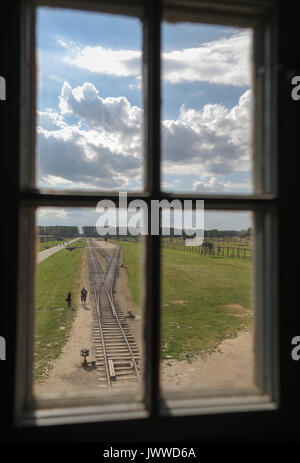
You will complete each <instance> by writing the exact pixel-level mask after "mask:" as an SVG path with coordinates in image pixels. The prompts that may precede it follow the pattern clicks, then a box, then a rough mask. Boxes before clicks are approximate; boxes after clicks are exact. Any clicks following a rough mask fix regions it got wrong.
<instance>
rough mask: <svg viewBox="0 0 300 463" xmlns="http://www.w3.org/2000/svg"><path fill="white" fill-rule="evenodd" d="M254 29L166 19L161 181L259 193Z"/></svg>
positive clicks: (168, 186) (168, 187) (169, 187)
mask: <svg viewBox="0 0 300 463" xmlns="http://www.w3.org/2000/svg"><path fill="white" fill-rule="evenodd" d="M251 54H252V30H251V29H240V28H233V27H228V26H216V25H204V24H189V23H176V24H167V23H164V24H163V55H162V65H163V74H162V76H163V82H162V92H163V103H162V118H163V121H162V170H163V172H162V188H163V189H164V190H165V191H175V192H176V191H177V192H179V191H182V192H191V191H192V192H195V193H206V194H209V193H213V194H249V193H252V192H253V175H252V169H253V160H252V152H251V148H252V147H251V139H252V120H251V104H252V89H251V85H252V83H251V77H252V76H251V72H252V71H251Z"/></svg>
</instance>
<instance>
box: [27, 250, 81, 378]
mask: <svg viewBox="0 0 300 463" xmlns="http://www.w3.org/2000/svg"><path fill="white" fill-rule="evenodd" d="M82 244H84V241H83V242H82ZM84 251H85V250H84V248H78V249H74V250H72V251H70V250H67V249H62V250H61V251H59V252H57V253H56V254H53V255H52V256H50V257H48V258H47V259H45V260H44V261H43V262H41V263H40V264H38V267H37V274H36V286H35V290H36V291H35V293H36V297H35V299H36V304H35V306H36V308H35V331H34V333H35V339H34V341H35V342H34V379H35V380H37V381H39V380H41V379H43V378H45V376H46V375H47V373H48V372H49V367H50V362H51V361H52V360H55V359H56V358H57V357H58V356H59V355H60V353H61V350H62V348H63V346H64V344H65V343H66V341H67V338H68V335H69V332H70V329H71V326H72V321H73V319H74V316H75V313H76V309H77V307H76V305H75V304H74V302H73V310H72V311H70V310H68V308H67V302H66V301H65V299H66V297H67V293H68V291H69V289H70V291H71V293H72V299H73V301H75V300H76V298H77V295H78V292H79V277H80V267H81V263H82V258H83V253H84Z"/></svg>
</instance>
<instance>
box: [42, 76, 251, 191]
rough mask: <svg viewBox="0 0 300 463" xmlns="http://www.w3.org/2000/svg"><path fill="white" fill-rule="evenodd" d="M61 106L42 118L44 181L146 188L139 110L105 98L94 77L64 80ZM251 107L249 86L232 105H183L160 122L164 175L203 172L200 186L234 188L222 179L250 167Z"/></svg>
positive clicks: (92, 186)
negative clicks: (80, 81) (73, 83)
mask: <svg viewBox="0 0 300 463" xmlns="http://www.w3.org/2000/svg"><path fill="white" fill-rule="evenodd" d="M59 108H60V112H58V113H57V112H55V111H53V110H47V111H44V112H40V113H39V116H38V129H37V134H38V138H37V150H38V161H39V180H40V182H41V183H42V184H43V186H45V185H47V186H49V187H62V186H63V187H64V188H85V189H97V188H98V189H114V190H120V189H126V187H127V186H128V185H129V184H130V185H133V184H134V185H135V188H137V187H138V186H139V185H140V186H141V177H142V163H143V161H142V119H143V113H142V110H141V108H138V107H136V106H133V105H131V104H130V102H129V101H128V99H127V98H125V97H123V96H120V97H114V98H113V97H110V98H102V97H101V95H100V93H99V91H98V90H97V89H96V87H95V86H94V85H93V84H91V83H89V82H86V83H84V84H83V85H82V86H80V87H75V88H72V87H71V85H70V84H69V83H68V82H65V83H64V85H63V87H62V90H61V94H60V97H59ZM250 108H251V93H250V91H246V92H245V93H244V94H243V95H242V96H241V98H240V99H239V102H238V104H237V105H236V106H234V107H233V108H231V109H228V108H226V107H224V106H223V105H218V104H215V105H210V104H209V105H205V106H204V107H203V108H202V109H201V110H195V109H189V108H186V107H184V106H183V107H182V108H181V110H180V116H179V118H178V119H176V120H166V121H163V123H162V136H163V171H164V173H165V174H172V175H173V179H172V182H173V183H174V181H175V180H178V179H180V178H182V177H181V176H182V175H184V174H189V175H191V174H193V175H195V176H196V175H198V180H195V181H194V184H193V188H194V190H195V191H208V192H221V191H224V190H228V189H232V188H234V184H233V185H231V184H230V182H229V181H228V182H227V183H223V182H221V181H220V180H219V177H220V176H226V175H230V174H232V173H236V172H248V171H249V170H250V154H249V146H250V140H249V139H250V137H249V135H250ZM70 118H71V119H70ZM70 121H72V123H71V122H70ZM229 180H230V179H229Z"/></svg>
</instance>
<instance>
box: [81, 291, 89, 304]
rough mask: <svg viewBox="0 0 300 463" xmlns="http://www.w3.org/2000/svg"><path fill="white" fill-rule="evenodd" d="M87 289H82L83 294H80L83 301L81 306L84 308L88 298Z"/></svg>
mask: <svg viewBox="0 0 300 463" xmlns="http://www.w3.org/2000/svg"><path fill="white" fill-rule="evenodd" d="M87 293H88V292H87V289H85V288H84V287H83V288H82V290H81V292H80V299H81V305H82V306H83V307H85V301H86V297H87Z"/></svg>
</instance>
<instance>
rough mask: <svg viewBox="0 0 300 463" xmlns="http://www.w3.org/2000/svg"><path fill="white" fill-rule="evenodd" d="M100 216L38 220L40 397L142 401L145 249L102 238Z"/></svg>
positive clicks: (64, 214) (66, 213) (62, 212)
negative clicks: (143, 253)
mask: <svg viewBox="0 0 300 463" xmlns="http://www.w3.org/2000/svg"><path fill="white" fill-rule="evenodd" d="M99 217H100V216H99V214H96V213H95V212H94V211H93V210H92V209H87V208H86V209H84V208H76V209H75V208H74V209H62V208H40V209H38V211H37V213H36V223H37V230H36V233H37V234H36V246H37V268H36V279H35V311H34V319H35V324H34V349H33V355H34V361H33V378H34V384H33V392H34V396H35V397H38V398H47V397H49V396H53V395H54V396H55V397H64V398H69V397H73V396H74V395H75V396H76V397H83V398H85V397H88V399H89V398H90V397H95V398H98V399H99V401H108V400H110V401H113V399H111V398H112V397H114V396H115V395H118V394H119V395H121V396H122V397H124V396H125V395H126V397H127V396H128V397H129V398H130V400H131V401H134V402H135V401H139V400H140V399H141V393H142V377H143V369H142V356H143V345H142V336H141V334H142V331H143V326H142V325H143V317H142V308H141V302H140V301H141V289H142V288H141V274H142V271H141V255H142V244H140V243H139V242H136V240H135V239H133V238H132V239H131V240H129V239H128V238H127V236H122V240H119V239H118V236H117V234H116V228H113V227H111V228H110V229H109V230H108V235H106V237H105V236H103V235H101V236H100V235H99V233H101V231H100V228H98V231H97V229H96V224H97V226H98V225H99V223H98V222H97V220H98V219H99ZM105 231H106V232H107V229H106V230H105ZM112 393H113V395H112ZM109 398H110V399H109ZM128 400H129V399H128Z"/></svg>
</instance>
